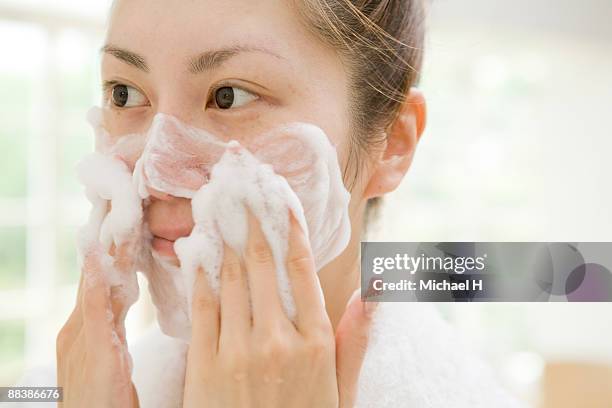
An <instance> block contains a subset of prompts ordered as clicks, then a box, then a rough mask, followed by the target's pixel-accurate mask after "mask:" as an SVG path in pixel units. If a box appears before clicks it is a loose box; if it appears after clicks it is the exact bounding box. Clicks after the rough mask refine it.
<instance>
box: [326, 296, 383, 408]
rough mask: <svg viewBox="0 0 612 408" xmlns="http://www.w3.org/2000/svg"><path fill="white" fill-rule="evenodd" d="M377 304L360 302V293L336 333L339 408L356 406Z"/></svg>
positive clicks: (351, 300)
mask: <svg viewBox="0 0 612 408" xmlns="http://www.w3.org/2000/svg"><path fill="white" fill-rule="evenodd" d="M377 305H378V303H377V302H364V301H362V300H361V296H360V289H357V290H356V291H355V293H353V295H352V296H351V298H350V299H349V301H348V303H347V306H346V310H345V312H344V315H342V318H341V319H340V323H338V328H337V329H336V373H337V379H338V390H339V396H340V407H341V408H349V407H353V406H354V405H355V401H356V399H357V385H358V382H359V373H360V372H361V366H362V364H363V359H364V357H365V353H366V350H367V348H368V342H369V338H370V326H371V325H372V321H373V316H374V312H375V310H376V308H377Z"/></svg>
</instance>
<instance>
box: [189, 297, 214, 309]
mask: <svg viewBox="0 0 612 408" xmlns="http://www.w3.org/2000/svg"><path fill="white" fill-rule="evenodd" d="M192 307H193V309H194V310H195V311H197V312H212V311H216V309H217V301H216V299H215V298H213V297H212V296H210V295H202V294H199V295H195V296H194V297H193V305H192Z"/></svg>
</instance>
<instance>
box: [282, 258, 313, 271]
mask: <svg viewBox="0 0 612 408" xmlns="http://www.w3.org/2000/svg"><path fill="white" fill-rule="evenodd" d="M287 266H288V267H289V270H290V271H293V273H294V274H296V275H307V274H310V273H312V271H313V270H314V264H313V261H312V258H311V257H310V255H309V254H296V255H294V256H291V257H290V258H289V260H288V261H287Z"/></svg>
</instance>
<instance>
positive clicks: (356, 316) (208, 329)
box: [183, 216, 371, 408]
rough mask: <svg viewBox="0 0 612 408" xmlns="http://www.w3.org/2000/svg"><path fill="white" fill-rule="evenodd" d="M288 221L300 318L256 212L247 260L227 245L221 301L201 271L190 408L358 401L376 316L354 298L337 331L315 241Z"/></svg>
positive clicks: (196, 292) (189, 377)
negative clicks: (323, 295) (285, 299)
mask: <svg viewBox="0 0 612 408" xmlns="http://www.w3.org/2000/svg"><path fill="white" fill-rule="evenodd" d="M290 218H291V224H292V225H291V232H290V238H289V251H288V256H287V269H288V275H289V280H290V282H291V287H292V293H293V298H294V300H295V305H296V310H297V319H296V322H295V324H294V323H292V322H291V321H290V320H289V319H288V318H287V316H286V314H285V312H284V311H283V308H282V306H281V300H280V297H279V295H278V287H277V278H276V271H275V265H274V260H273V256H272V252H271V251H270V248H269V245H268V243H267V241H266V238H265V236H264V234H263V232H262V231H261V228H260V226H259V223H258V222H257V221H256V220H255V219H254V218H253V217H252V216H251V217H250V220H249V238H248V243H247V248H246V251H245V252H246V253H245V259H244V265H242V264H241V262H240V260H239V258H238V257H237V255H236V254H235V253H234V252H233V251H232V250H231V249H230V248H228V247H227V246H226V247H225V249H224V261H223V266H222V268H221V290H220V295H219V297H218V299H217V297H216V296H215V294H214V293H213V292H212V290H211V288H210V286H209V283H208V279H207V277H206V276H205V274H204V273H203V271H200V273H198V277H197V278H196V283H195V288H194V296H193V304H192V312H193V313H192V316H193V322H192V327H193V333H192V340H191V345H190V348H189V354H188V359H187V371H186V379H185V393H184V399H183V404H184V405H183V406H184V407H215V408H217V407H218V408H233V407H267V408H269V407H271V408H273V407H283V408H286V407H291V408H293V407H308V408H312V407H317V408H326V407H333V408H336V407H339V406H340V407H352V406H353V404H354V400H355V395H356V388H357V380H358V377H359V371H360V369H361V363H362V361H363V357H364V354H365V349H366V347H367V333H368V329H369V324H370V321H371V319H370V316H371V314H368V313H366V310H365V308H364V307H363V305H362V303H361V302H360V301H359V299H358V298H356V299H353V302H350V304H349V307H348V308H347V313H346V314H345V316H344V317H343V318H342V320H341V322H340V324H339V326H338V332H337V335H336V336H334V332H333V328H332V325H331V323H330V320H329V317H328V315H327V313H326V310H325V307H324V305H323V304H322V302H321V299H320V289H319V283H318V280H317V276H316V271H315V266H314V262H313V257H312V254H311V251H310V245H309V243H308V240H307V239H306V237H305V236H304V234H303V233H302V231H301V229H300V226H299V225H298V223H297V222H296V221H295V220H294V218H293V217H290ZM249 294H250V295H249ZM249 297H250V299H251V302H250V306H249Z"/></svg>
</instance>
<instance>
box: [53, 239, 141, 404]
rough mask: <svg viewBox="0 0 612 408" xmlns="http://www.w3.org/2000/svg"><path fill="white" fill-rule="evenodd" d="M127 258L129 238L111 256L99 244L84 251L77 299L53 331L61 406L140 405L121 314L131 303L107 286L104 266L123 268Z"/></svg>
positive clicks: (131, 260)
mask: <svg viewBox="0 0 612 408" xmlns="http://www.w3.org/2000/svg"><path fill="white" fill-rule="evenodd" d="M112 252H114V251H112ZM110 259H112V265H109V264H108V261H109V260H110ZM132 262H133V254H132V251H131V245H130V244H125V245H122V246H121V247H120V249H119V250H118V251H117V254H116V256H115V257H113V258H110V257H109V255H107V254H103V252H102V250H101V249H100V246H99V245H94V246H93V247H92V248H90V249H88V251H87V252H86V253H85V254H84V257H83V266H82V271H81V272H82V274H81V282H80V284H79V291H78V295H77V303H76V306H75V308H74V310H73V312H72V314H71V315H70V317H69V318H68V321H67V322H66V324H65V325H64V327H63V328H62V329H61V330H60V332H59V334H58V337H57V378H58V385H59V386H60V387H63V403H60V407H61V406H63V407H70V408H72V407H76V408H80V407H100V408H102V407H104V408H112V407H121V408H124V407H138V406H139V405H138V397H137V395H136V389H135V388H134V385H133V384H132V381H131V358H130V355H129V353H128V350H127V344H126V339H125V327H124V318H125V313H126V310H127V307H129V306H130V305H129V304H126V298H125V296H124V295H123V294H122V293H120V291H117V290H116V289H115V288H113V289H112V290H111V288H110V287H109V285H108V282H107V276H105V275H106V272H107V271H105V269H106V268H109V267H114V268H117V269H118V270H119V271H120V272H128V270H130V269H131V267H130V266H128V265H130V264H131V263H132ZM124 268H125V269H124Z"/></svg>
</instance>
